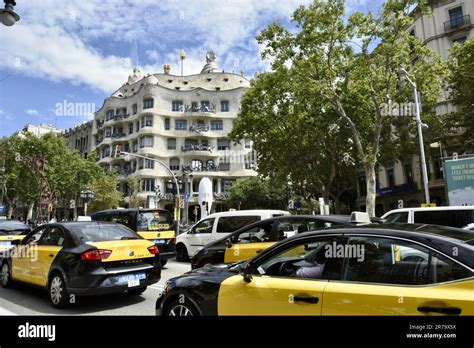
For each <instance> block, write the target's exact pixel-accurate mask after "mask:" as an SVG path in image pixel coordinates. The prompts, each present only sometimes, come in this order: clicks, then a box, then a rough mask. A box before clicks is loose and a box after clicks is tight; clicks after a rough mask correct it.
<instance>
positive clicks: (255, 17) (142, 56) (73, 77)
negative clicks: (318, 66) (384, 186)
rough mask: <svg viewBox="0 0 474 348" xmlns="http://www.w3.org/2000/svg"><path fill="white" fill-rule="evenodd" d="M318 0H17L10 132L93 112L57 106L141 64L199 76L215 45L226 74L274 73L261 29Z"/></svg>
mask: <svg viewBox="0 0 474 348" xmlns="http://www.w3.org/2000/svg"><path fill="white" fill-rule="evenodd" d="M309 2H310V0H157V1H152V0H133V1H132V0H17V6H16V7H15V11H16V12H17V13H18V14H19V15H20V17H21V19H20V21H19V22H18V23H16V24H15V25H14V26H12V27H5V26H3V25H0V41H1V43H2V45H1V47H0V136H8V135H11V134H12V133H14V132H15V131H17V130H19V129H21V128H23V126H24V125H26V124H27V123H34V124H38V123H50V124H53V125H55V126H57V127H60V128H68V127H71V126H73V125H75V124H80V123H82V122H84V121H87V120H88V119H90V116H87V115H83V116H56V115H55V106H56V104H57V103H63V102H64V101H67V102H81V103H84V102H85V103H94V104H95V105H96V106H97V108H99V107H100V106H101V105H102V103H103V100H104V98H106V97H107V96H108V95H110V94H111V93H112V92H113V91H115V90H116V89H118V88H119V87H120V86H121V85H122V84H123V83H124V82H125V81H126V79H127V77H128V75H129V74H130V73H131V71H132V68H133V66H134V65H139V66H140V68H141V71H142V73H143V74H148V73H157V72H162V70H163V64H170V65H171V69H172V70H171V73H174V74H179V73H180V68H179V51H180V50H181V49H184V50H185V51H186V60H185V64H184V73H185V74H194V73H199V72H200V70H201V68H202V66H203V64H204V63H205V59H204V56H205V53H206V51H208V50H213V51H215V52H216V54H217V63H218V65H219V67H220V68H221V69H223V70H225V71H235V72H240V71H241V70H243V71H244V73H245V75H246V76H248V77H251V76H253V74H254V73H255V72H256V71H264V70H268V69H269V66H268V62H264V61H261V59H260V51H261V47H259V45H258V44H257V42H256V40H255V36H256V35H257V34H258V33H259V32H260V31H261V30H262V29H263V28H265V27H266V26H267V25H268V24H269V23H271V22H273V21H276V20H278V21H280V22H281V23H283V24H284V25H285V26H287V27H290V26H291V23H290V20H289V19H290V16H291V14H292V13H293V11H294V10H295V9H296V8H297V7H298V6H299V5H305V4H308V3H309ZM382 2H383V1H382V0H347V6H348V9H349V12H353V11H356V10H360V11H364V12H365V11H367V10H368V9H370V10H374V11H376V10H377V9H379V8H380V6H381V4H382Z"/></svg>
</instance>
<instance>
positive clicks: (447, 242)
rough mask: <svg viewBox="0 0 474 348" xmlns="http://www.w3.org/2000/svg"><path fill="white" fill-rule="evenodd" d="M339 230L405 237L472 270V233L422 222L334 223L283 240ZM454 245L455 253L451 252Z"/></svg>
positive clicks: (473, 248) (473, 234)
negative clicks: (328, 226)
mask: <svg viewBox="0 0 474 348" xmlns="http://www.w3.org/2000/svg"><path fill="white" fill-rule="evenodd" d="M328 233H331V234H332V233H341V234H343V235H344V234H371V235H378V236H381V237H397V238H403V239H409V240H412V241H415V242H418V243H421V244H424V245H426V246H428V247H431V248H433V249H436V250H438V251H440V252H442V253H444V254H446V255H448V256H450V257H453V258H454V259H458V260H459V261H461V262H462V263H464V264H465V265H467V266H469V267H470V268H473V269H474V245H473V242H474V232H472V231H467V230H462V229H459V228H453V227H445V226H437V225H426V224H406V223H390V224H382V225H380V224H367V225H364V226H334V227H330V228H325V229H319V230H316V231H311V232H304V233H300V234H297V235H295V236H293V237H290V238H288V239H287V240H292V239H296V238H304V237H305V236H311V235H318V234H328ZM454 247H456V249H455V250H456V252H455V253H454V252H453V251H454V249H453V248H454Z"/></svg>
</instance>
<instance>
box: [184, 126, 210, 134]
mask: <svg viewBox="0 0 474 348" xmlns="http://www.w3.org/2000/svg"><path fill="white" fill-rule="evenodd" d="M189 130H190V131H191V132H195V133H198V134H201V133H204V132H208V131H209V126H204V125H201V124H194V125H192V126H189Z"/></svg>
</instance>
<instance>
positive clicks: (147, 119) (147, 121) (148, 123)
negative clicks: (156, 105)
mask: <svg viewBox="0 0 474 348" xmlns="http://www.w3.org/2000/svg"><path fill="white" fill-rule="evenodd" d="M152 126H153V116H151V115H148V116H144V117H142V128H143V127H152Z"/></svg>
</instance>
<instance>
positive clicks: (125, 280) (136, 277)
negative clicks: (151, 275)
mask: <svg viewBox="0 0 474 348" xmlns="http://www.w3.org/2000/svg"><path fill="white" fill-rule="evenodd" d="M141 279H146V274H145V273H133V274H127V275H123V276H119V277H118V282H119V283H120V284H127V285H128V287H129V288H131V287H134V286H139V285H140V280H141Z"/></svg>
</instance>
